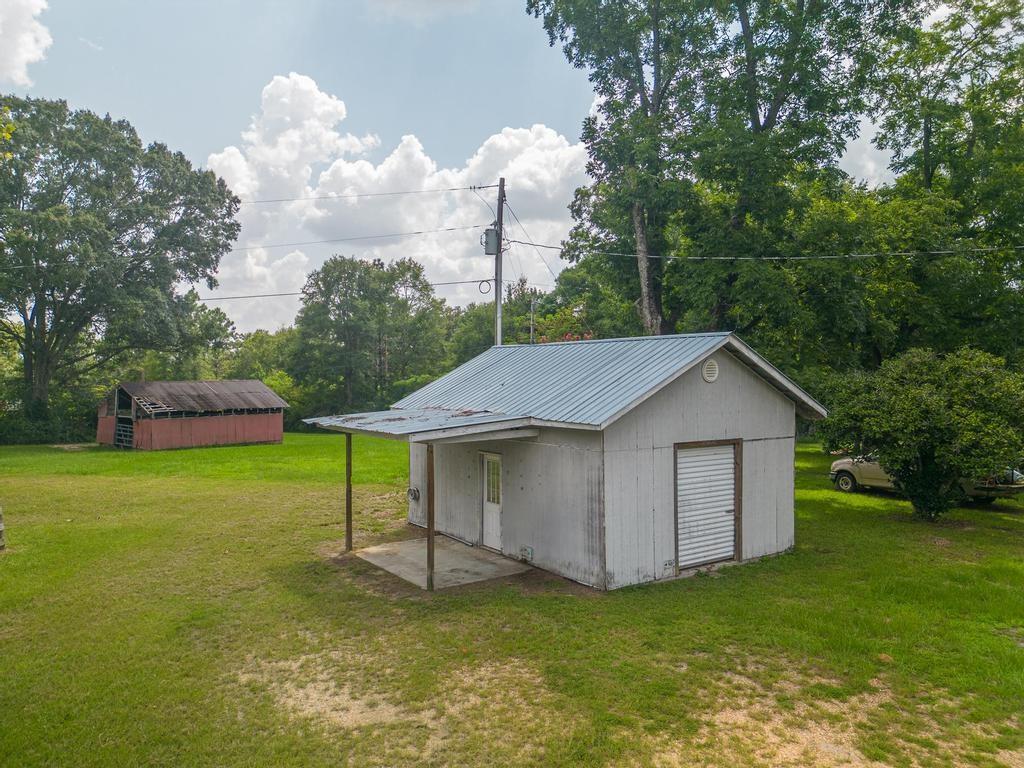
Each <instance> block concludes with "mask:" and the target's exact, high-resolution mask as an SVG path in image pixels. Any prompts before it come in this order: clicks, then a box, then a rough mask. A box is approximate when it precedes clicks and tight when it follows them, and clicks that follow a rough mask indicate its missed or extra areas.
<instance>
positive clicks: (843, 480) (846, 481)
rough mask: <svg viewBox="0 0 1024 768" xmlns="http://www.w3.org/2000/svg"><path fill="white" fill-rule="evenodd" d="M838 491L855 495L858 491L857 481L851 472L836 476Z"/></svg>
mask: <svg viewBox="0 0 1024 768" xmlns="http://www.w3.org/2000/svg"><path fill="white" fill-rule="evenodd" d="M836 490H838V491H842V492H843V493H853V492H854V491H856V490H857V481H856V480H855V479H854V477H853V475H851V474H850V473H849V472H840V473H839V474H837V475H836Z"/></svg>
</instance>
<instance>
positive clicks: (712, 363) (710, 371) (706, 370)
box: [700, 360, 718, 384]
mask: <svg viewBox="0 0 1024 768" xmlns="http://www.w3.org/2000/svg"><path fill="white" fill-rule="evenodd" d="M700 375H701V376H702V377H703V378H704V381H706V382H707V383H708V384H710V383H711V382H713V381H714V380H715V379H717V378H718V361H717V360H705V361H704V365H702V366H701V367H700Z"/></svg>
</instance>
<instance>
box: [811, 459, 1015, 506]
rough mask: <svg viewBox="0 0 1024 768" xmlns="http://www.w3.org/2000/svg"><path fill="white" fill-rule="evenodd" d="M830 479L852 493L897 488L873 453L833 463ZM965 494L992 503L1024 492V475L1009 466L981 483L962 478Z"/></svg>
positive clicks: (836, 485)
mask: <svg viewBox="0 0 1024 768" xmlns="http://www.w3.org/2000/svg"><path fill="white" fill-rule="evenodd" d="M828 478H829V480H831V481H832V483H833V484H834V485H835V487H836V489H837V490H840V491H844V492H846V493H852V492H853V491H856V490H857V489H858V488H860V487H861V486H863V487H865V488H882V489H886V490H892V489H893V488H895V485H894V484H893V481H892V478H891V477H889V475H888V474H887V473H886V471H885V470H884V469H882V467H881V465H880V464H879V463H878V462H877V461H875V458H874V457H873V456H847V457H845V458H842V459H838V460H836V461H833V462H832V468H831V469H830V470H829V473H828ZM960 486H961V488H963V491H964V496H966V497H967V498H968V499H970V500H971V501H973V502H975V503H977V504H991V503H992V502H993V501H995V500H996V499H1005V498H1008V497H1010V496H1016V495H1017V494H1019V493H1024V475H1022V474H1021V473H1020V472H1018V471H1017V470H1015V469H1007V470H1006V472H1004V473H1003V474H1002V475H999V476H998V477H990V478H988V479H986V480H982V481H979V482H973V483H972V482H971V481H969V480H961V481H960Z"/></svg>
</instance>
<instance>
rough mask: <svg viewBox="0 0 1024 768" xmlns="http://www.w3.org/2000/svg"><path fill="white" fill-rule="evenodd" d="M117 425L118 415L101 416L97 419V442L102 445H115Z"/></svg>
mask: <svg viewBox="0 0 1024 768" xmlns="http://www.w3.org/2000/svg"><path fill="white" fill-rule="evenodd" d="M116 426H117V417H116V416H100V417H99V418H98V419H97V421H96V442H97V443H99V444H100V445H113V444H114V428H115V427H116Z"/></svg>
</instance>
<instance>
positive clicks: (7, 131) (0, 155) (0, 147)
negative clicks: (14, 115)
mask: <svg viewBox="0 0 1024 768" xmlns="http://www.w3.org/2000/svg"><path fill="white" fill-rule="evenodd" d="M13 135H14V122H13V121H12V120H11V111H10V110H9V109H8V108H7V107H0V163H2V162H3V161H4V160H10V159H11V153H10V150H9V149H8V148H7V143H8V142H9V141H10V140H11V136H13Z"/></svg>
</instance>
